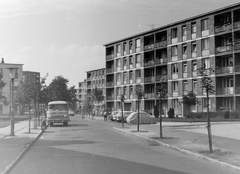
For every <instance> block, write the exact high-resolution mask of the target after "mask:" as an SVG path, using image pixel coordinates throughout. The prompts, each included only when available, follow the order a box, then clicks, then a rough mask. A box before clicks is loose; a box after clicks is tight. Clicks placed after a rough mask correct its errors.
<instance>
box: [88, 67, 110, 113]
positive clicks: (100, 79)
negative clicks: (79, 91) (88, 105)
mask: <svg viewBox="0 0 240 174" xmlns="http://www.w3.org/2000/svg"><path fill="white" fill-rule="evenodd" d="M94 88H98V89H102V90H103V96H104V100H103V101H102V102H101V103H97V102H94V103H93V105H94V109H95V110H97V111H99V112H102V110H103V109H105V100H106V97H105V96H106V94H105V68H101V69H95V70H91V71H87V97H90V96H91V94H92V90H93V89H94Z"/></svg>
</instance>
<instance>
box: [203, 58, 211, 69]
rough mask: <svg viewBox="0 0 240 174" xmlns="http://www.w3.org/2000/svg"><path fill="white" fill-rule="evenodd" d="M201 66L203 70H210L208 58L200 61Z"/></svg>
mask: <svg viewBox="0 0 240 174" xmlns="http://www.w3.org/2000/svg"><path fill="white" fill-rule="evenodd" d="M202 65H203V68H204V69H208V68H210V61H209V58H206V59H202Z"/></svg>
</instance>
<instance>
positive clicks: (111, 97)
mask: <svg viewBox="0 0 240 174" xmlns="http://www.w3.org/2000/svg"><path fill="white" fill-rule="evenodd" d="M106 99H107V100H114V96H106Z"/></svg>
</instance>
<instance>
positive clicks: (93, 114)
mask: <svg viewBox="0 0 240 174" xmlns="http://www.w3.org/2000/svg"><path fill="white" fill-rule="evenodd" d="M94 116H95V111H93V113H92V119H93V118H94Z"/></svg>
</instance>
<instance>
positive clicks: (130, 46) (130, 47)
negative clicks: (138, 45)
mask: <svg viewBox="0 0 240 174" xmlns="http://www.w3.org/2000/svg"><path fill="white" fill-rule="evenodd" d="M132 49H133V44H132V41H130V42H129V50H130V52H131V51H132Z"/></svg>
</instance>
